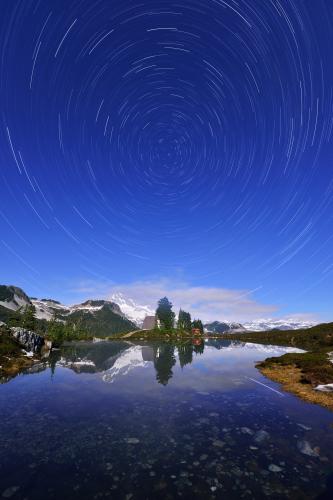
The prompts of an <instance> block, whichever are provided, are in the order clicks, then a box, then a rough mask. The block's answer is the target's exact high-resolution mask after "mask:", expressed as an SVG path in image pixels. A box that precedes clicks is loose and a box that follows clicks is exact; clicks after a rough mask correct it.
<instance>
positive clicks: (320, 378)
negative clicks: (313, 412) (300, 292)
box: [223, 323, 333, 410]
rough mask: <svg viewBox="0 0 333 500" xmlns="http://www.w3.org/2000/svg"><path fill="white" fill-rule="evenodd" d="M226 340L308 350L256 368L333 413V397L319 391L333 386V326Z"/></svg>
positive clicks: (276, 331)
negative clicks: (324, 387)
mask: <svg viewBox="0 0 333 500" xmlns="http://www.w3.org/2000/svg"><path fill="white" fill-rule="evenodd" d="M223 338H228V339H234V340H242V341H243V342H254V343H259V344H266V345H267V344H273V345H281V346H287V347H298V348H300V349H304V350H306V351H307V352H305V353H288V354H284V355H283V356H279V357H273V358H268V359H266V360H265V361H263V362H261V363H258V364H257V365H256V366H257V368H258V369H259V370H260V371H261V373H262V374H263V375H265V376H266V377H268V378H270V379H272V380H274V381H275V382H279V383H280V384H282V386H283V388H284V389H285V390H286V391H288V392H292V393H294V394H296V395H297V396H299V397H301V398H302V399H304V400H305V401H309V402H311V403H316V404H320V405H322V406H325V407H326V408H329V409H330V410H333V393H324V392H320V391H317V390H315V387H317V386H318V385H325V384H331V383H333V363H332V362H331V361H330V358H329V353H330V352H333V323H324V324H321V325H317V326H314V327H312V328H308V329H303V330H287V331H278V330H274V331H273V330H272V331H268V332H248V333H244V334H236V335H224V336H223Z"/></svg>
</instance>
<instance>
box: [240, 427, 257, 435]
mask: <svg viewBox="0 0 333 500" xmlns="http://www.w3.org/2000/svg"><path fill="white" fill-rule="evenodd" d="M241 432H242V433H243V434H249V435H250V436H252V435H253V434H254V432H253V431H252V430H251V429H249V428H248V427H241Z"/></svg>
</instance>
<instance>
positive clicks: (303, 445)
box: [297, 439, 319, 457]
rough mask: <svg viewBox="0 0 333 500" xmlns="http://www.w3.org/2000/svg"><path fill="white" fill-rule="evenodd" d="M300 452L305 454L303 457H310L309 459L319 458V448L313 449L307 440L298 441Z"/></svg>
mask: <svg viewBox="0 0 333 500" xmlns="http://www.w3.org/2000/svg"><path fill="white" fill-rule="evenodd" d="M297 448H298V450H299V451H300V452H301V453H303V455H308V456H309V457H319V448H318V447H317V446H316V447H315V448H311V445H310V443H309V442H308V441H305V439H300V440H299V441H297Z"/></svg>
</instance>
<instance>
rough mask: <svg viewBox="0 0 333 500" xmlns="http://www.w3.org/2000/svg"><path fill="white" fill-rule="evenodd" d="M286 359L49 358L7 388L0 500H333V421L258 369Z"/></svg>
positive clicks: (1, 419) (213, 353) (196, 355)
mask: <svg viewBox="0 0 333 500" xmlns="http://www.w3.org/2000/svg"><path fill="white" fill-rule="evenodd" d="M284 351H285V350H283V349H281V348H277V347H267V346H265V347H264V346H259V345H248V344H242V343H239V342H238V343H237V342H235V343H231V342H226V341H225V342H222V341H209V342H205V343H204V344H203V343H201V344H200V342H199V345H194V344H193V343H192V342H190V343H187V344H184V345H181V346H174V345H171V344H167V343H144V344H138V343H135V344H134V343H130V342H128V343H127V342H102V343H95V344H93V343H79V344H73V345H70V346H66V347H64V348H63V349H62V350H61V351H56V352H54V353H53V355H52V356H51V358H50V359H49V360H47V361H46V362H45V363H43V364H41V365H39V366H36V367H34V370H33V371H31V372H30V373H28V374H22V375H20V376H18V377H16V378H15V379H13V380H11V381H9V382H7V383H4V384H2V385H0V498H1V495H2V496H3V498H13V499H18V498H20V499H21V498H22V499H27V500H28V499H29V500H34V499H36V500H45V499H61V500H65V499H86V498H89V499H90V498H91V499H103V498H112V499H114V498H116V499H118V498H120V499H124V500H131V499H132V500H135V499H146V498H147V499H153V500H155V499H173V498H182V499H194V498H198V499H199V498H200V499H205V498H224V499H225V498H227V499H229V498H230V499H239V498H245V499H247V498H292V499H299V498H323V499H324V498H327V499H328V498H330V499H332V498H333V488H332V478H333V474H332V472H333V428H332V427H330V424H331V423H332V422H333V414H332V413H330V412H328V411H326V410H324V409H322V408H320V407H317V406H314V405H310V404H306V403H303V402H302V401H300V400H298V399H297V398H295V397H293V396H291V395H289V394H286V393H281V392H280V389H279V386H278V385H277V384H274V383H273V382H271V381H268V380H267V379H265V378H264V377H262V376H261V375H260V373H259V372H258V371H257V370H256V369H255V367H254V362H255V361H258V360H261V359H264V358H266V357H267V356H272V355H274V354H276V355H278V354H280V353H282V352H284ZM261 384H265V385H261ZM272 389H273V390H272Z"/></svg>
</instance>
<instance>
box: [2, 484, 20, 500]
mask: <svg viewBox="0 0 333 500" xmlns="http://www.w3.org/2000/svg"><path fill="white" fill-rule="evenodd" d="M19 489H20V487H19V486H10V488H7V489H6V490H5V491H4V492H3V493H2V498H11V497H12V496H13V495H15V493H16V492H17V491H18V490H19Z"/></svg>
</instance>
